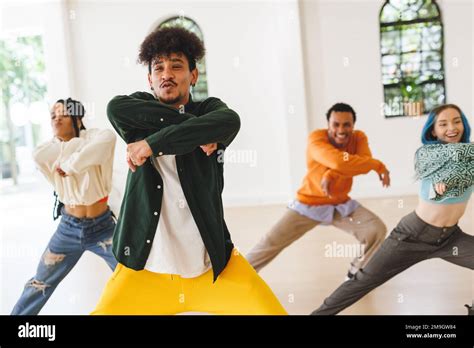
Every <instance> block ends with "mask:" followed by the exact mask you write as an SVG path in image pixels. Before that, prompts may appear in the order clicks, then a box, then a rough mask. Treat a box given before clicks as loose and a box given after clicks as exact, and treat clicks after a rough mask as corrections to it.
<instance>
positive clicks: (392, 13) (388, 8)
mask: <svg viewBox="0 0 474 348" xmlns="http://www.w3.org/2000/svg"><path fill="white" fill-rule="evenodd" d="M399 17H400V12H399V11H398V10H397V9H396V8H395V7H393V5H392V4H391V3H387V4H386V5H385V6H384V7H383V9H382V13H381V15H380V22H381V23H391V22H397V21H398V20H399Z"/></svg>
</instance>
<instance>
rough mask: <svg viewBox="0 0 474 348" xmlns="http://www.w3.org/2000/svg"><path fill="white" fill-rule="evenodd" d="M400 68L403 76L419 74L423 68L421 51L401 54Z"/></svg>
mask: <svg viewBox="0 0 474 348" xmlns="http://www.w3.org/2000/svg"><path fill="white" fill-rule="evenodd" d="M401 60H402V63H401V65H400V69H401V70H402V75H403V76H413V75H418V73H419V71H420V70H421V55H420V54H419V53H406V54H402V55H401Z"/></svg>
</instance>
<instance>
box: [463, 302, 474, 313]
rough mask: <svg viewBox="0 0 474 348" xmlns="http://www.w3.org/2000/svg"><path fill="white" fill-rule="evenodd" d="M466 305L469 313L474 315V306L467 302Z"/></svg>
mask: <svg viewBox="0 0 474 348" xmlns="http://www.w3.org/2000/svg"><path fill="white" fill-rule="evenodd" d="M464 307H466V308H467V315H474V308H473V307H472V306H469V305H467V304H466V305H464Z"/></svg>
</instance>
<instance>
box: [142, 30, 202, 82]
mask: <svg viewBox="0 0 474 348" xmlns="http://www.w3.org/2000/svg"><path fill="white" fill-rule="evenodd" d="M171 53H182V54H184V56H185V57H186V58H187V59H188V63H189V70H190V71H193V70H194V69H195V68H196V62H197V61H199V60H200V59H201V58H202V57H204V53H205V48H204V45H203V43H202V41H201V40H200V39H199V38H198V37H197V35H196V34H194V33H192V32H190V31H188V30H186V29H184V28H181V27H166V28H159V29H157V30H155V31H154V32H152V33H151V34H149V35H148V36H147V37H146V38H145V40H143V42H142V44H141V46H140V53H139V55H138V63H141V64H147V65H148V72H149V73H151V64H152V62H153V60H154V59H155V58H157V57H159V56H165V57H169V55H170V54H171Z"/></svg>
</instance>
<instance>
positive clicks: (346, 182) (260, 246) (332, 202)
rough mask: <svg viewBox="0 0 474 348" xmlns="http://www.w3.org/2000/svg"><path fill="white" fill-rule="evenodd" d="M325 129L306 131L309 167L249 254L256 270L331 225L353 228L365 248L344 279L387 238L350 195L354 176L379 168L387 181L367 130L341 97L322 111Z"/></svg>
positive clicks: (375, 218)
mask: <svg viewBox="0 0 474 348" xmlns="http://www.w3.org/2000/svg"><path fill="white" fill-rule="evenodd" d="M326 117H327V120H328V129H318V130H315V131H313V132H312V133H311V134H310V136H309V141H308V149H307V167H308V173H307V174H306V176H305V178H304V179H303V184H302V186H301V188H300V189H299V190H298V192H297V198H296V200H294V201H293V202H292V203H290V204H289V206H288V208H289V209H288V210H287V212H286V213H285V215H283V217H282V218H281V219H280V221H279V222H278V223H277V224H276V225H275V226H274V227H273V228H272V229H271V230H270V232H269V233H267V234H266V235H265V236H264V237H263V238H262V239H261V240H260V241H259V242H258V243H257V245H255V246H254V247H253V248H252V250H251V251H250V252H249V254H248V255H247V260H248V261H249V262H250V264H251V265H252V266H253V267H254V268H255V269H256V270H257V271H260V269H262V268H263V267H264V266H265V265H267V264H268V263H269V262H270V261H271V260H273V259H274V258H275V257H276V256H277V255H278V254H279V253H280V252H281V251H282V250H283V249H284V248H286V247H287V246H288V245H290V244H291V243H293V242H294V241H295V240H297V239H298V238H300V237H301V236H302V235H303V234H304V233H306V232H307V231H309V230H311V229H312V228H314V227H315V226H317V225H330V224H332V225H333V226H335V227H337V228H339V229H341V230H343V231H345V232H348V233H350V234H352V235H353V236H354V237H355V238H356V239H357V240H358V241H359V242H360V243H361V250H363V252H362V253H361V255H358V256H357V257H356V258H355V259H354V260H353V261H352V262H351V267H350V269H349V272H348V274H347V278H346V279H350V278H352V277H353V276H354V274H355V273H356V272H357V271H358V270H359V269H361V268H363V267H364V265H365V264H367V262H368V261H369V260H370V258H371V257H372V255H373V254H374V252H375V251H376V250H377V249H378V247H379V246H380V244H381V243H382V242H383V240H384V239H385V235H386V233H387V228H386V226H385V224H384V223H383V222H382V221H381V220H380V218H379V217H378V216H376V215H375V214H374V213H372V212H371V211H370V210H368V209H366V208H364V207H363V206H362V205H361V204H360V203H358V202H357V201H355V200H352V199H351V198H350V197H349V195H348V194H349V192H350V190H351V188H352V177H354V176H356V175H360V174H367V173H368V172H370V171H371V170H374V171H376V172H377V173H378V175H379V178H380V181H381V182H382V185H383V186H384V187H388V186H389V185H390V176H389V172H388V170H387V168H386V167H385V165H384V164H383V163H382V162H381V161H379V160H377V159H375V158H372V153H371V152H370V149H369V144H368V140H367V136H366V135H365V134H364V133H363V132H362V131H360V130H354V124H355V121H356V113H355V111H354V109H353V108H352V107H351V106H349V105H347V104H344V103H337V104H335V105H333V106H332V107H331V108H330V109H329V111H328V112H327V114H326Z"/></svg>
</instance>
